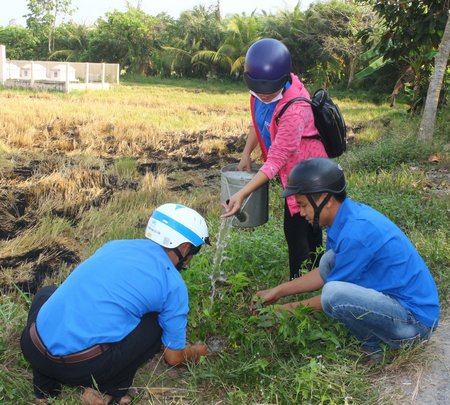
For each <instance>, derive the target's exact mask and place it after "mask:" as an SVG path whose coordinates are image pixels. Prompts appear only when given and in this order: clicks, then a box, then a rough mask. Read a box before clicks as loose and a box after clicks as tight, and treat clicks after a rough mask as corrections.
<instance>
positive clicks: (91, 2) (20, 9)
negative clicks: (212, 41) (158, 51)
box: [0, 0, 313, 27]
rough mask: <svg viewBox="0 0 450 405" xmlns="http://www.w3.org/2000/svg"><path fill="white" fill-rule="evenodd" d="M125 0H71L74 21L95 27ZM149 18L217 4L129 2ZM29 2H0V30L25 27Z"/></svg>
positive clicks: (278, 5)
mask: <svg viewBox="0 0 450 405" xmlns="http://www.w3.org/2000/svg"><path fill="white" fill-rule="evenodd" d="M298 2H299V1H298V0H220V8H221V13H222V15H223V16H225V15H227V14H234V13H238V14H240V13H243V12H245V13H246V14H247V15H248V14H250V13H251V12H252V11H254V10H256V11H257V12H260V11H262V10H265V11H267V12H273V13H276V12H277V11H280V10H289V11H292V10H293V8H294V6H295V5H296V4H297V3H298ZM312 2H313V0H300V7H301V9H302V10H304V9H306V8H307V7H308V6H309V4H310V3H312ZM126 3H127V2H126V0H72V5H73V6H74V7H75V8H76V9H77V10H76V11H75V13H74V14H73V20H74V21H75V22H77V23H79V24H93V23H94V22H95V21H96V20H97V18H98V17H101V16H103V15H104V14H105V13H106V12H108V11H113V10H118V11H126ZM129 3H130V4H132V5H134V6H136V5H137V4H138V3H140V5H141V9H142V10H143V11H145V12H146V13H148V14H151V15H156V14H158V13H161V12H166V13H167V14H169V15H171V16H172V17H175V18H178V16H179V15H180V12H182V11H185V10H192V8H193V7H194V6H196V5H204V6H207V7H208V6H210V5H215V4H216V0H140V1H138V0H129ZM27 12H28V10H27V0H0V26H2V27H5V26H7V25H8V24H9V23H10V21H11V20H15V23H16V24H19V25H22V26H25V18H23V15H25V14H26V13H27Z"/></svg>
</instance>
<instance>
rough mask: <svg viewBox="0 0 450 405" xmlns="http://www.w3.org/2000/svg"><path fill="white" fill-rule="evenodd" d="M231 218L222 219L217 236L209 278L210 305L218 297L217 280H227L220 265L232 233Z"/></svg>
mask: <svg viewBox="0 0 450 405" xmlns="http://www.w3.org/2000/svg"><path fill="white" fill-rule="evenodd" d="M231 220H232V217H230V218H224V219H222V221H221V223H220V229H219V235H218V237H217V242H216V252H215V254H214V259H213V263H212V269H211V274H210V276H209V278H210V280H211V295H210V297H209V298H210V301H211V305H210V307H212V306H213V304H214V299H215V297H216V293H217V291H216V284H217V282H224V281H226V276H225V274H224V273H223V271H222V270H221V269H220V266H221V264H222V261H223V259H224V251H225V248H226V246H227V240H228V236H229V233H230V228H231Z"/></svg>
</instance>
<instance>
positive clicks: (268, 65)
mask: <svg viewBox="0 0 450 405" xmlns="http://www.w3.org/2000/svg"><path fill="white" fill-rule="evenodd" d="M291 70H292V61H291V54H290V53H289V50H288V49H287V48H286V46H285V45H284V44H283V43H282V42H280V41H278V40H276V39H273V38H264V39H260V40H259V41H256V42H255V43H254V44H253V45H252V46H250V48H248V51H247V54H246V55H245V67H244V80H245V83H246V84H247V87H248V88H249V89H250V90H252V91H254V92H255V93H262V94H270V93H274V92H276V91H277V90H280V89H281V88H282V87H283V86H284V85H285V84H286V82H287V81H288V80H289V78H290V74H291Z"/></svg>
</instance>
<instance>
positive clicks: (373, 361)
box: [360, 349, 384, 367]
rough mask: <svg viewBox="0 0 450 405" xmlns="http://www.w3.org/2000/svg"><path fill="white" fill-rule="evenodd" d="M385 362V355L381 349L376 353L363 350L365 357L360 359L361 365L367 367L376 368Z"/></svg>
mask: <svg viewBox="0 0 450 405" xmlns="http://www.w3.org/2000/svg"><path fill="white" fill-rule="evenodd" d="M383 361H384V353H383V351H382V350H381V349H378V350H375V351H367V350H365V349H363V355H362V357H361V359H360V363H361V364H364V365H366V366H369V367H371V366H376V365H377V364H381V363H383Z"/></svg>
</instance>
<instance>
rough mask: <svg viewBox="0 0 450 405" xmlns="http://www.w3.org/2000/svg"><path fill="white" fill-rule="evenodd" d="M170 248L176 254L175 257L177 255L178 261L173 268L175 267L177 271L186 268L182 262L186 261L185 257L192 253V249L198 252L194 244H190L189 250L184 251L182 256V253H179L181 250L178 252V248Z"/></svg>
mask: <svg viewBox="0 0 450 405" xmlns="http://www.w3.org/2000/svg"><path fill="white" fill-rule="evenodd" d="M172 250H173V251H174V253H175V254H176V255H177V257H178V263H177V264H176V265H175V268H176V269H177V270H178V271H181V270H185V269H186V267H184V263H186V260H187V258H188V257H189V256H190V255H191V254H193V252H194V251H197V252H198V250H200V249H198V250H197V249H196V247H195V246H194V245H192V246H191V248H190V249H189V251H188V252H187V253H186V256H183V255H182V254H181V252H180V249H178V248H177V247H176V248H173V249H172Z"/></svg>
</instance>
